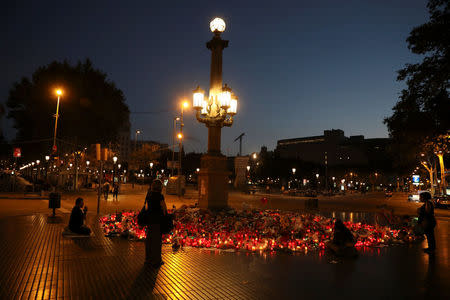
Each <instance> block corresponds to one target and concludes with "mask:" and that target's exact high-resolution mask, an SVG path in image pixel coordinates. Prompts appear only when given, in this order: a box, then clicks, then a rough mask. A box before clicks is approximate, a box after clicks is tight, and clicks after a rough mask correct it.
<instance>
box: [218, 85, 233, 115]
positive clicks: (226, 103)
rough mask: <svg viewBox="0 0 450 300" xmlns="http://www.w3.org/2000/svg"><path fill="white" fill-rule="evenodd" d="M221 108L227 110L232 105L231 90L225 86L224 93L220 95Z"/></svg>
mask: <svg viewBox="0 0 450 300" xmlns="http://www.w3.org/2000/svg"><path fill="white" fill-rule="evenodd" d="M219 103H220V107H221V108H223V109H225V110H227V109H228V108H229V107H230V103H231V89H230V88H229V87H228V86H227V85H226V84H225V86H224V87H222V92H221V93H220V94H219Z"/></svg>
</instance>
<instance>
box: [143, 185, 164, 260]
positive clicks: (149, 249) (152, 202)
mask: <svg viewBox="0 0 450 300" xmlns="http://www.w3.org/2000/svg"><path fill="white" fill-rule="evenodd" d="M162 188H163V184H162V182H161V180H158V179H156V180H154V181H153V183H152V185H151V188H150V189H149V191H148V192H147V196H146V197H145V200H146V203H147V206H148V209H149V210H150V215H151V218H150V225H149V226H147V239H146V240H145V263H146V264H151V265H152V266H153V267H155V268H157V267H159V266H161V265H162V264H164V262H163V261H162V259H161V247H162V234H161V217H162V216H163V215H165V214H167V207H166V202H165V201H164V196H163V195H162V194H161V192H162Z"/></svg>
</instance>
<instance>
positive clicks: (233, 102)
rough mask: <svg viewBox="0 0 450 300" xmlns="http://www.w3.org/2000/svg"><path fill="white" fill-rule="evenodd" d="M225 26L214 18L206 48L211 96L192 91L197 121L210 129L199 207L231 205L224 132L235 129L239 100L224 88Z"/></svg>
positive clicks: (201, 166) (203, 165) (200, 182)
mask: <svg viewBox="0 0 450 300" xmlns="http://www.w3.org/2000/svg"><path fill="white" fill-rule="evenodd" d="M225 27H226V25H225V22H224V21H223V20H222V19H220V18H215V19H214V20H212V21H211V23H210V29H211V32H213V34H214V36H213V38H212V39H211V40H210V41H209V42H208V43H207V44H206V47H207V48H208V49H209V50H211V72H210V87H209V96H207V97H205V92H204V91H203V90H202V89H201V88H200V87H197V88H196V89H195V90H194V91H193V94H194V95H193V105H192V106H193V108H194V109H195V110H196V111H197V113H196V118H197V120H198V121H199V122H200V123H204V124H205V125H206V127H207V128H208V152H207V154H205V155H203V156H202V159H201V165H200V169H201V171H200V173H199V206H200V207H202V208H223V207H226V206H227V205H228V191H227V185H228V171H227V158H226V157H225V156H223V155H222V154H221V152H220V142H221V130H222V127H223V126H228V127H230V126H232V125H233V116H234V115H236V112H237V101H238V98H237V97H236V95H235V94H234V93H232V91H231V88H229V87H228V86H227V85H226V84H225V85H222V52H223V49H225V48H226V47H228V41H226V40H222V38H221V37H220V35H221V33H222V32H224V31H225Z"/></svg>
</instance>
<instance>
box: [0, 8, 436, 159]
mask: <svg viewBox="0 0 450 300" xmlns="http://www.w3.org/2000/svg"><path fill="white" fill-rule="evenodd" d="M215 16H220V17H222V18H223V19H224V20H225V22H226V23H227V29H226V31H225V33H224V34H223V38H224V39H227V40H229V41H230V44H229V48H227V49H225V51H224V66H223V73H224V74H223V78H224V83H228V85H230V86H231V87H232V88H233V90H234V91H235V92H236V94H237V95H238V96H239V98H240V102H239V107H238V114H237V116H236V118H235V124H234V125H233V126H232V127H231V128H224V129H223V131H222V152H223V153H224V154H228V155H234V154H236V153H237V151H238V143H234V142H233V140H234V138H235V137H237V136H238V135H239V134H241V133H242V132H245V135H246V136H245V138H244V142H243V146H244V147H243V148H244V153H248V152H251V151H257V150H259V148H260V147H261V146H262V145H266V146H267V147H268V148H269V149H273V148H274V147H275V146H276V142H277V140H279V139H285V138H294V137H303V136H309V135H320V134H322V132H323V130H325V129H331V128H335V129H336V128H340V129H343V130H344V131H345V134H346V135H347V136H348V135H357V134H362V135H365V136H366V137H386V136H387V130H386V126H385V125H384V124H383V123H382V121H383V118H384V117H386V116H388V115H389V114H390V113H391V109H392V106H393V105H394V104H395V102H396V101H397V97H398V95H399V92H400V91H401V89H402V87H403V83H399V82H396V71H397V70H398V69H400V68H402V66H404V64H405V63H413V62H416V61H417V60H418V59H419V57H417V56H415V55H413V54H411V53H410V52H409V50H408V49H407V45H406V41H405V39H406V38H407V36H408V34H409V32H410V31H411V29H412V28H413V27H414V26H417V25H420V24H422V23H424V22H426V21H427V19H428V14H427V10H426V1H423V0H422V1H420V0H393V1H392V0H391V1H387V0H372V1H364V0H359V1H347V0H345V1H344V0H341V1H338V0H317V1H303V0H297V1H282V0H280V1H245V0H241V1H175V0H173V1H149V0H148V1H10V3H9V4H8V5H7V6H6V7H4V8H3V9H2V22H3V23H4V24H3V26H2V28H3V29H4V30H6V32H4V34H3V35H2V42H3V43H2V47H1V49H0V53H1V56H0V62H1V66H2V67H3V72H1V75H0V95H1V97H0V101H2V102H4V101H6V99H7V96H8V89H9V88H10V86H11V85H12V83H13V82H14V81H17V80H19V79H20V78H21V77H22V76H30V75H31V74H32V72H33V71H34V70H35V69H36V68H37V67H39V66H41V65H45V64H48V63H49V62H51V61H52V60H55V59H56V60H63V59H65V58H67V59H69V61H71V62H76V61H77V60H79V59H84V58H86V57H89V58H91V59H92V61H93V62H94V65H95V67H98V68H100V69H101V70H103V71H105V72H106V73H107V74H108V76H109V79H111V80H112V81H114V82H115V83H116V84H117V86H118V87H119V88H120V89H122V90H123V92H124V94H125V96H126V101H127V104H128V105H129V107H130V110H131V111H132V112H158V113H152V114H131V116H130V119H131V123H132V131H134V130H136V129H141V130H143V132H144V133H143V138H144V139H146V140H147V139H148V140H158V141H161V142H166V143H168V142H170V140H171V131H172V118H173V116H174V115H175V114H176V112H175V111H176V109H177V107H178V106H177V105H178V103H179V102H180V101H181V99H183V98H187V99H189V100H190V99H191V91H192V89H194V88H195V87H196V86H197V84H200V85H201V86H202V87H203V88H204V89H207V87H208V84H209V63H210V52H209V50H208V49H207V48H206V47H205V43H206V42H207V41H208V40H209V39H210V38H211V36H212V34H211V32H210V31H209V22H210V20H211V19H212V18H213V17H215ZM49 97H50V96H49ZM61 113H62V114H64V103H62V106H61ZM185 119H186V120H185V134H186V137H187V140H186V151H197V152H200V151H205V149H206V145H207V131H206V128H205V127H204V125H203V124H200V123H198V122H197V121H196V120H195V117H194V113H193V112H192V111H191V112H188V113H187V114H186V116H185ZM81 121H82V120H81ZM3 123H4V126H6V136H7V138H9V139H11V138H13V137H14V131H13V130H12V129H11V122H10V121H4V122H3ZM50 134H51V133H49V134H48V136H49V135H50ZM45 137H47V136H45Z"/></svg>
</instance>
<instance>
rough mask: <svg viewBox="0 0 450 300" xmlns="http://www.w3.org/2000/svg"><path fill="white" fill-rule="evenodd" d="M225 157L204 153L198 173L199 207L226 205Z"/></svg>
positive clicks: (226, 173)
mask: <svg viewBox="0 0 450 300" xmlns="http://www.w3.org/2000/svg"><path fill="white" fill-rule="evenodd" d="M229 175H230V172H228V171H227V158H226V157H225V156H222V155H211V154H205V155H203V156H202V159H201V163H200V172H199V174H198V184H199V185H198V205H199V207H200V208H207V209H222V208H227V207H228V176H229Z"/></svg>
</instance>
